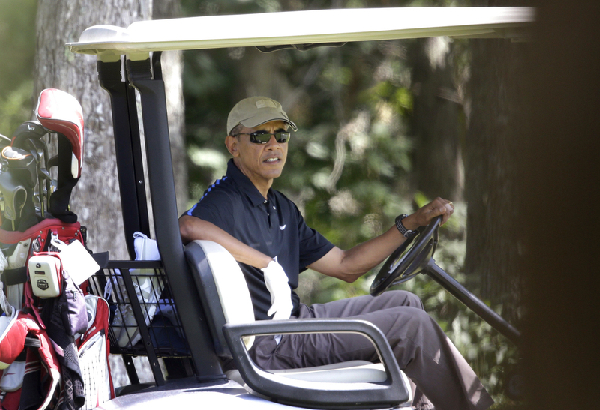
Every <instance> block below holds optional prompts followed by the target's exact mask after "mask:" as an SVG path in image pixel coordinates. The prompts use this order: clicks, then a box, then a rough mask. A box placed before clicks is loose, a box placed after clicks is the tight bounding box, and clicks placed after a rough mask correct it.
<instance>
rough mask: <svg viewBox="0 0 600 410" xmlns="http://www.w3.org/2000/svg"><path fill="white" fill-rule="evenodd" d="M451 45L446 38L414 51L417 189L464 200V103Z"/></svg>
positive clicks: (432, 40)
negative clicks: (461, 140)
mask: <svg viewBox="0 0 600 410" xmlns="http://www.w3.org/2000/svg"><path fill="white" fill-rule="evenodd" d="M453 56H454V52H453V43H452V42H451V41H450V40H449V39H447V38H444V37H434V38H426V39H419V40H416V41H415V42H414V43H412V45H411V47H410V53H409V59H410V60H411V65H412V83H413V91H414V95H415V97H414V102H413V115H412V118H411V123H412V126H411V128H412V132H411V133H412V135H414V136H415V154H414V155H415V156H414V172H415V177H416V181H415V182H416V189H418V190H419V191H421V192H423V193H424V194H425V195H426V196H427V197H428V198H432V199H433V198H435V197H438V196H441V197H443V198H449V199H452V200H453V201H461V200H462V196H463V176H462V170H463V164H462V157H461V156H462V152H461V145H460V138H461V137H462V138H464V122H461V121H460V113H461V112H462V105H461V104H462V99H461V98H460V96H459V94H458V93H457V91H456V90H457V84H456V83H455V76H454V63H453V60H454V58H453Z"/></svg>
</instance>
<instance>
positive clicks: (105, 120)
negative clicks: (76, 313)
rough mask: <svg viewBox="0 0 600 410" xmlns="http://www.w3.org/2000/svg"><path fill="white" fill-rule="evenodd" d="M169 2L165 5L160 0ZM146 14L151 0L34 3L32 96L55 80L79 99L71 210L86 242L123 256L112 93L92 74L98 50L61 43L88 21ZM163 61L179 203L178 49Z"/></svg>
mask: <svg viewBox="0 0 600 410" xmlns="http://www.w3.org/2000/svg"><path fill="white" fill-rule="evenodd" d="M167 3H169V4H168V5H169V7H166V6H167ZM165 7H166V8H165ZM165 10H168V11H169V12H168V13H167V12H166V11H165ZM178 10H179V8H178V1H177V0H172V1H169V2H162V3H160V10H157V13H156V14H157V15H159V16H160V17H166V16H167V15H170V16H172V15H174V13H177V12H178ZM151 16H152V0H144V1H142V2H140V1H133V0H112V1H107V2H105V3H104V4H103V5H102V7H98V2H94V1H91V0H79V1H76V2H71V1H65V0H60V1H54V2H49V1H46V2H44V1H42V2H40V4H39V6H38V16H37V44H38V46H37V48H38V51H37V55H36V60H35V73H36V78H35V94H34V95H36V96H37V95H38V94H39V92H40V91H41V90H43V89H44V88H50V87H54V88H58V89H61V90H63V91H65V92H68V93H69V94H72V95H73V96H75V97H76V98H77V100H78V101H79V102H80V103H81V105H82V108H83V114H84V121H85V137H84V141H85V145H84V162H83V172H82V176H81V179H80V180H79V183H78V184H77V186H76V188H75V189H74V190H73V193H72V196H71V210H72V211H73V212H75V213H76V214H77V215H78V220H79V221H80V223H81V224H82V225H85V226H87V228H88V232H89V242H88V243H89V247H90V248H91V249H92V250H94V251H106V250H108V251H110V255H111V259H126V258H128V256H127V250H126V245H125V237H124V234H123V222H122V217H121V205H120V193H119V186H118V180H117V174H116V172H115V169H116V163H115V147H114V139H113V133H112V117H111V106H110V100H109V96H108V93H106V91H105V90H103V89H102V88H101V87H100V85H99V83H98V81H97V79H96V78H97V71H96V58H95V57H91V56H84V55H80V54H73V53H71V52H69V51H68V50H67V49H66V48H65V43H66V42H71V41H77V39H78V37H79V35H80V34H81V33H82V32H83V30H84V29H85V28H87V27H89V26H91V25H95V24H112V25H116V26H120V27H127V26H128V25H129V24H131V23H133V22H134V21H137V20H147V19H150V18H151ZM163 68H164V69H163V76H164V79H165V83H166V89H167V104H168V106H167V111H168V114H169V128H170V131H171V137H172V147H171V151H172V154H173V163H174V168H175V175H176V192H177V198H178V205H179V207H180V210H181V209H183V208H184V207H185V202H186V201H187V196H186V192H187V187H186V185H187V178H186V171H185V169H186V168H185V165H186V163H185V159H184V158H185V149H184V146H183V132H182V131H183V102H182V101H183V99H182V91H181V72H182V65H181V55H180V53H177V52H169V53H165V54H164V55H163ZM140 122H141V121H140Z"/></svg>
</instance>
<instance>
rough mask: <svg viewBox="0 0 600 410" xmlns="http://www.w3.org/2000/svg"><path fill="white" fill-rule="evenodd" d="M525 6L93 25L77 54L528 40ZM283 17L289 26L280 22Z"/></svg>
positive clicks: (529, 17) (317, 12)
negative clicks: (421, 40)
mask: <svg viewBox="0 0 600 410" xmlns="http://www.w3.org/2000/svg"><path fill="white" fill-rule="evenodd" d="M533 19H534V10H533V9H532V8H525V7H395V8H360V9H335V10H333V9H330V10H307V11H289V12H276V13H257V14H242V15H229V16H202V17H189V18H178V19H168V20H150V21H140V22H135V23H133V24H131V25H130V26H129V27H127V28H121V27H117V26H111V25H98V26H92V27H90V28H88V29H86V30H85V31H84V32H83V33H82V34H81V36H80V38H79V41H78V42H77V43H69V44H68V46H69V47H70V49H71V51H73V52H76V53H83V54H96V55H98V56H99V57H100V58H101V59H102V60H105V61H106V60H110V59H111V58H115V57H116V56H120V55H123V54H128V55H132V54H135V53H147V52H150V51H164V50H183V49H211V48H224V47H246V46H267V47H275V46H282V45H294V44H322V43H344V42H351V41H369V40H393V39H404V38H419V37H437V36H450V37H462V38H465V37H467V38H475V37H476V38H483V37H485V38H488V37H508V38H514V37H521V36H522V35H523V30H522V29H523V28H524V26H526V25H527V24H528V23H530V22H532V21H533ZM277 22H282V23H284V24H277Z"/></svg>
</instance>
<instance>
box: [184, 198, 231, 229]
mask: <svg viewBox="0 0 600 410" xmlns="http://www.w3.org/2000/svg"><path fill="white" fill-rule="evenodd" d="M184 215H190V216H195V217H196V218H200V219H202V220H203V221H207V222H210V223H212V224H213V225H216V226H218V227H219V228H221V229H222V230H224V231H225V232H227V233H229V234H232V232H233V207H232V201H231V199H230V198H229V195H228V194H227V192H225V191H223V190H217V189H212V190H210V191H206V192H205V193H204V195H203V196H202V198H200V200H199V201H198V202H197V203H196V205H194V206H193V207H192V208H190V209H189V210H188V211H187V212H185V213H184Z"/></svg>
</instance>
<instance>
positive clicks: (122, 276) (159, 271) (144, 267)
mask: <svg viewBox="0 0 600 410" xmlns="http://www.w3.org/2000/svg"><path fill="white" fill-rule="evenodd" d="M88 290H89V292H90V293H92V294H95V295H97V296H101V297H104V298H106V301H107V302H108V304H109V307H110V319H109V323H110V328H109V329H110V330H109V340H110V352H111V353H112V354H119V355H121V356H122V357H123V360H124V362H125V367H126V369H127V374H128V376H129V379H130V381H131V383H132V384H139V378H138V376H137V372H136V369H135V366H134V365H133V357H135V356H147V357H148V362H149V363H150V368H151V370H152V373H153V375H154V380H155V382H156V384H157V385H161V384H163V383H164V376H163V374H162V371H161V368H160V365H159V362H158V358H189V357H190V353H189V351H190V350H189V346H188V344H187V341H186V338H185V336H184V332H183V326H182V325H181V321H180V319H179V315H178V312H177V309H176V307H175V303H174V302H173V298H172V297H171V289H170V287H169V282H168V280H167V276H166V274H165V271H164V269H163V267H162V264H161V262H160V261H126V260H115V261H110V262H109V263H108V266H107V267H106V268H105V269H103V270H102V271H100V272H98V273H97V274H96V275H94V276H92V277H91V278H90V280H89V288H88Z"/></svg>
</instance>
